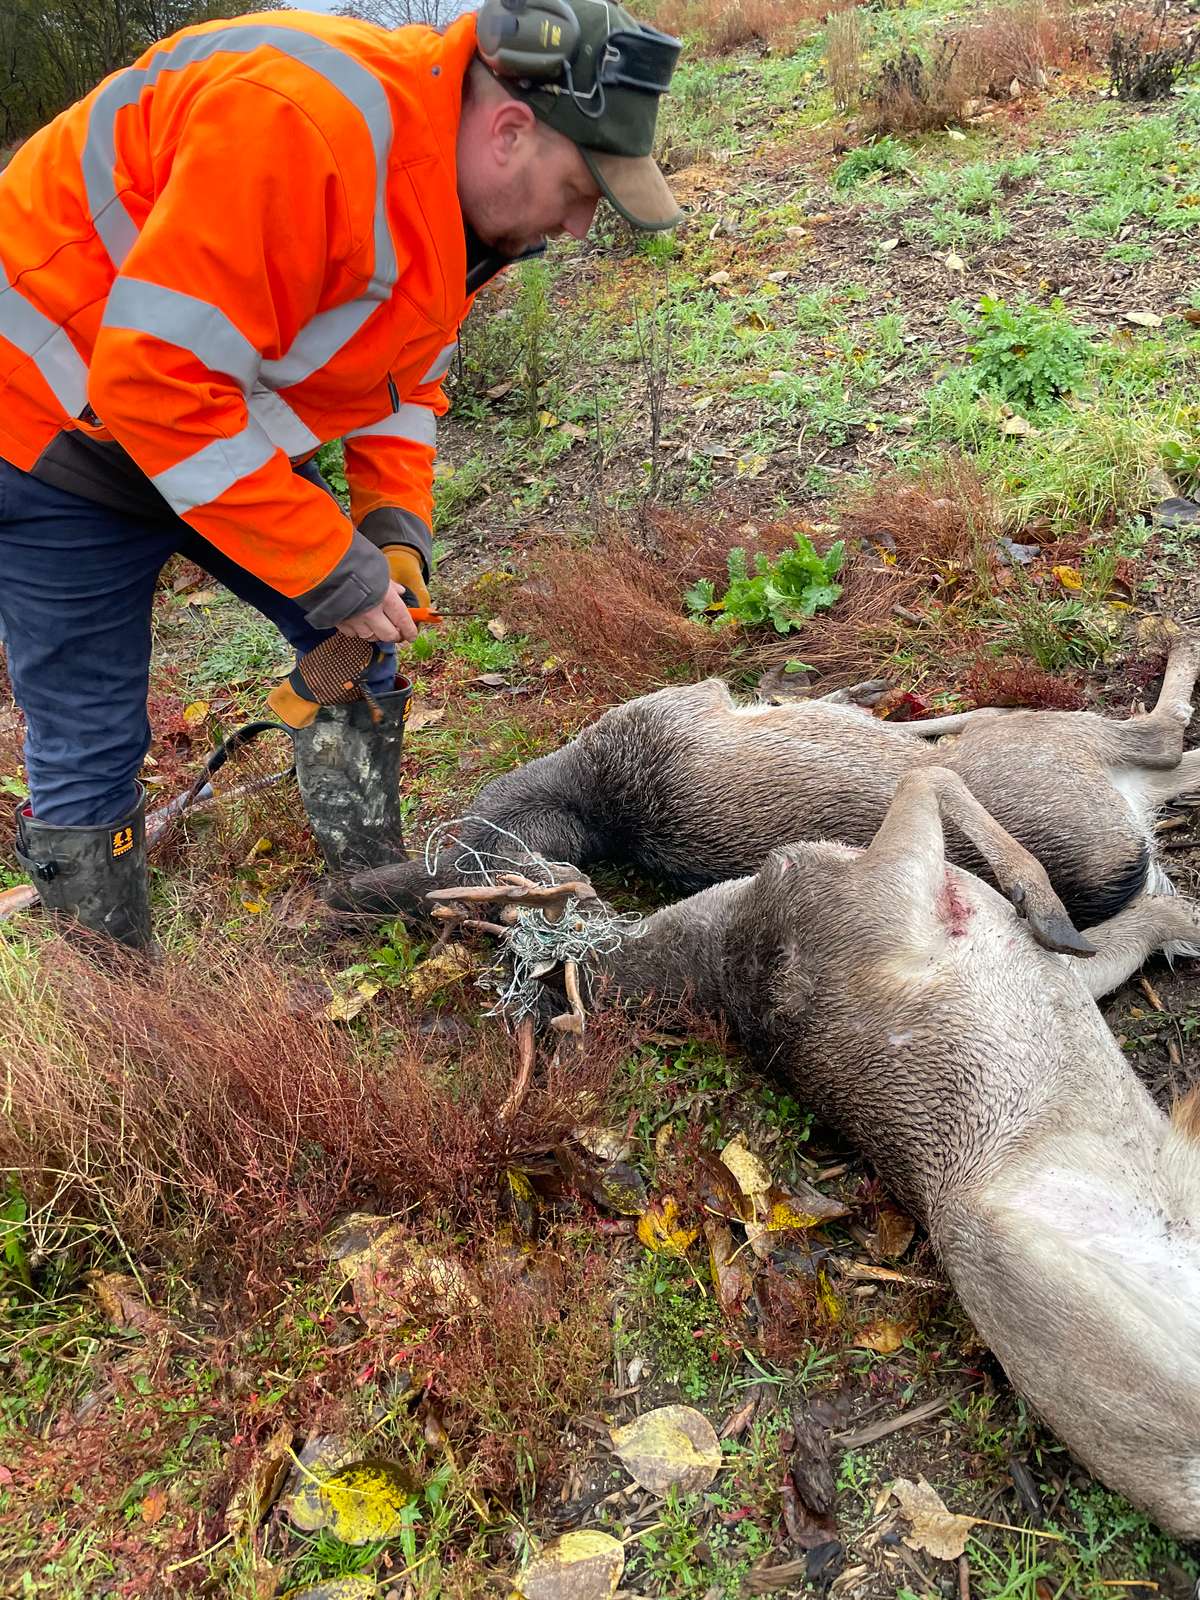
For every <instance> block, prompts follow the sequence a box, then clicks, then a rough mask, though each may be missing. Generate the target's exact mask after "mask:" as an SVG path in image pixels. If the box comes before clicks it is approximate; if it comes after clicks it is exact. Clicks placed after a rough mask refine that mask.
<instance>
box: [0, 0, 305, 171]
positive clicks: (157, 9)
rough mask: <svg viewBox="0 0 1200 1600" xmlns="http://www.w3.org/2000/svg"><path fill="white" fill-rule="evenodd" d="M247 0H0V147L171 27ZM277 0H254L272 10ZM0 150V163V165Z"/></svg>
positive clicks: (239, 7)
mask: <svg viewBox="0 0 1200 1600" xmlns="http://www.w3.org/2000/svg"><path fill="white" fill-rule="evenodd" d="M248 3H249V0H0V150H2V148H3V146H5V145H10V144H12V143H13V142H14V141H18V140H20V139H24V138H26V137H27V136H28V135H29V134H31V133H32V132H33V131H34V130H35V129H36V128H39V127H40V126H41V125H42V123H44V122H47V121H49V119H50V118H51V117H52V116H54V115H55V114H56V113H57V112H59V111H61V110H62V109H63V107H64V106H68V105H70V104H71V102H72V101H73V100H78V99H79V98H80V96H81V95H85V94H87V92H88V90H89V89H92V88H94V86H95V85H96V84H97V83H98V82H99V81H100V79H101V78H103V77H104V76H105V75H106V74H107V73H110V72H113V71H115V70H116V69H117V68H118V67H123V66H125V65H127V64H128V63H129V62H130V61H132V60H133V59H134V57H135V56H137V55H139V54H140V53H141V52H142V51H143V50H145V49H146V47H147V46H148V45H151V44H153V43H154V41H155V40H156V39H161V38H163V36H164V35H166V34H169V33H174V31H175V30H176V29H177V28H183V27H186V26H187V25H188V24H189V23H193V22H206V21H208V20H209V19H210V18H213V17H232V16H237V15H238V14H239V13H240V12H243V11H245V10H247V9H248ZM278 5H279V0H254V9H255V10H259V11H262V10H273V9H276V8H277V7H278ZM3 159H4V158H3V155H2V154H0V164H3Z"/></svg>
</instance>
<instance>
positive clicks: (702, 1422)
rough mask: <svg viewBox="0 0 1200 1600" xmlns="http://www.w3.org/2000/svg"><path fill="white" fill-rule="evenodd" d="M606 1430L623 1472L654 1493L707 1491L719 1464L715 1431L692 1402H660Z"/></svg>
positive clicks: (719, 1448) (718, 1442) (718, 1447)
mask: <svg viewBox="0 0 1200 1600" xmlns="http://www.w3.org/2000/svg"><path fill="white" fill-rule="evenodd" d="M609 1434H610V1437H611V1438H612V1446H613V1451H614V1452H615V1454H616V1456H617V1459H618V1460H619V1461H620V1463H621V1465H622V1466H623V1467H624V1468H625V1470H626V1472H628V1473H629V1474H630V1476H631V1477H632V1478H633V1479H634V1481H635V1482H636V1483H639V1484H641V1486H642V1488H643V1489H649V1490H651V1492H652V1493H654V1494H665V1493H666V1491H667V1490H668V1489H670V1488H673V1487H676V1486H677V1487H678V1488H680V1489H681V1490H683V1492H684V1493H685V1494H689V1493H692V1492H694V1491H697V1490H700V1489H707V1488H708V1486H709V1484H710V1483H711V1482H712V1481H713V1479H714V1478H715V1477H716V1475H717V1472H718V1471H719V1469H720V1466H721V1444H720V1441H719V1440H718V1438H717V1435H716V1430H715V1429H714V1428H713V1425H712V1423H711V1422H710V1421H709V1420H708V1418H707V1417H705V1416H702V1415H701V1414H700V1412H699V1411H696V1410H695V1409H694V1408H693V1407H692V1406H659V1407H658V1409H657V1410H655V1411H646V1412H643V1413H642V1415H641V1416H640V1417H635V1418H634V1420H633V1421H632V1422H630V1423H627V1424H626V1425H625V1427H623V1428H611V1429H610V1430H609Z"/></svg>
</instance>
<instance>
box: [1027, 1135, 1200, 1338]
mask: <svg viewBox="0 0 1200 1600" xmlns="http://www.w3.org/2000/svg"><path fill="white" fill-rule="evenodd" d="M1075 1143H1076V1149H1075V1150H1074V1151H1073V1159H1072V1160H1071V1163H1070V1164H1069V1165H1062V1166H1043V1167H1041V1168H1040V1170H1037V1171H1036V1172H1035V1173H1034V1174H1033V1175H1032V1176H1030V1177H1029V1178H1028V1179H1026V1181H1025V1182H1023V1183H1021V1184H1020V1186H1019V1188H1014V1189H1013V1190H1010V1192H1009V1195H1008V1197H1007V1204H1008V1205H1009V1206H1011V1207H1012V1208H1013V1209H1014V1210H1015V1211H1017V1212H1019V1214H1020V1216H1021V1218H1022V1220H1023V1221H1024V1222H1025V1223H1027V1224H1029V1225H1031V1226H1032V1227H1033V1228H1035V1229H1036V1230H1038V1232H1040V1233H1041V1234H1042V1235H1043V1236H1044V1237H1046V1238H1051V1237H1057V1238H1058V1240H1059V1241H1060V1242H1061V1244H1062V1245H1063V1246H1064V1247H1066V1248H1067V1249H1069V1250H1070V1251H1071V1252H1072V1254H1074V1255H1075V1256H1076V1257H1077V1258H1082V1259H1083V1260H1084V1261H1087V1262H1089V1263H1090V1264H1091V1266H1092V1267H1093V1268H1094V1270H1095V1272H1096V1274H1097V1276H1098V1278H1100V1279H1103V1280H1104V1281H1105V1282H1107V1283H1108V1284H1109V1285H1110V1287H1115V1286H1119V1287H1120V1289H1121V1290H1122V1291H1124V1292H1125V1293H1128V1294H1132V1295H1134V1296H1135V1297H1136V1298H1137V1299H1138V1300H1139V1302H1140V1304H1141V1305H1142V1307H1143V1309H1145V1310H1147V1311H1149V1310H1150V1309H1151V1308H1153V1310H1154V1313H1155V1316H1156V1319H1157V1320H1159V1322H1160V1325H1163V1326H1164V1328H1173V1329H1174V1330H1175V1332H1176V1333H1177V1335H1178V1337H1179V1339H1180V1341H1181V1348H1180V1356H1181V1359H1183V1358H1184V1355H1185V1352H1186V1356H1187V1358H1188V1359H1190V1360H1192V1361H1194V1362H1196V1363H1197V1364H1198V1365H1200V1234H1198V1233H1197V1231H1196V1229H1195V1228H1194V1227H1192V1226H1191V1225H1190V1224H1188V1223H1183V1224H1180V1223H1179V1222H1168V1220H1167V1219H1166V1217H1165V1215H1164V1211H1163V1210H1162V1209H1160V1208H1159V1207H1158V1206H1157V1205H1154V1204H1147V1203H1146V1202H1145V1201H1144V1200H1142V1199H1141V1198H1140V1195H1141V1194H1143V1193H1144V1192H1145V1190H1146V1187H1147V1174H1146V1171H1145V1167H1144V1166H1141V1164H1140V1163H1132V1162H1131V1164H1130V1169H1129V1171H1128V1172H1127V1173H1122V1172H1119V1171H1111V1170H1110V1171H1109V1172H1107V1173H1105V1172H1097V1171H1095V1170H1091V1171H1089V1170H1087V1168H1088V1164H1094V1165H1097V1166H1099V1165H1110V1166H1111V1164H1112V1155H1113V1152H1112V1150H1111V1148H1110V1147H1109V1146H1108V1145H1107V1142H1106V1141H1105V1140H1103V1139H1102V1138H1100V1136H1099V1135H1097V1139H1096V1144H1095V1148H1094V1149H1090V1148H1089V1146H1088V1144H1087V1141H1086V1140H1085V1141H1075ZM1139 1168H1140V1170H1139ZM1150 1181H1151V1182H1152V1180H1150ZM1152 1192H1153V1191H1152V1190H1151V1193H1152Z"/></svg>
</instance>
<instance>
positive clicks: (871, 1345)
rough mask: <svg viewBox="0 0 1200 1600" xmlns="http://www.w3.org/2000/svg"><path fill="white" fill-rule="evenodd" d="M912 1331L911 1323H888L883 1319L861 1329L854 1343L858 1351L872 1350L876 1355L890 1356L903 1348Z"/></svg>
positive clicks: (912, 1325)
mask: <svg viewBox="0 0 1200 1600" xmlns="http://www.w3.org/2000/svg"><path fill="white" fill-rule="evenodd" d="M913 1329H914V1324H913V1323H911V1322H889V1321H888V1320H887V1319H886V1318H884V1319H882V1320H881V1321H879V1322H872V1323H869V1324H868V1325H867V1327H865V1328H861V1329H860V1330H859V1332H858V1335H857V1337H856V1338H855V1340H854V1343H855V1346H856V1347H857V1348H858V1349H860V1350H874V1351H875V1353H876V1354H877V1355H881V1356H891V1355H895V1353H896V1351H897V1350H899V1349H901V1348H902V1347H903V1345H904V1341H905V1339H907V1338H908V1337H909V1335H910V1334H911V1333H912V1332H913Z"/></svg>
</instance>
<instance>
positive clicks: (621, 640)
mask: <svg viewBox="0 0 1200 1600" xmlns="http://www.w3.org/2000/svg"><path fill="white" fill-rule="evenodd" d="M790 538H791V532H790V529H789V525H788V524H786V523H777V524H771V525H769V526H768V527H765V528H763V529H762V530H759V529H757V528H754V527H750V526H749V525H747V524H746V523H739V524H736V525H735V522H734V520H733V519H732V518H730V519H728V520H727V521H725V522H720V523H713V522H709V523H706V524H703V525H697V523H696V521H695V519H689V518H687V517H684V516H681V515H678V514H671V513H656V514H654V515H653V516H652V517H651V519H650V521H649V525H648V531H647V533H646V535H645V537H644V538H643V539H642V541H640V542H638V541H635V539H634V538H633V537H632V536H631V535H630V534H628V533H624V532H621V531H619V530H611V531H609V532H607V533H605V534H603V535H602V536H601V537H600V538H599V539H597V540H596V541H595V542H594V543H592V544H590V545H585V546H582V547H576V546H564V545H562V544H554V545H551V546H549V547H548V548H547V549H546V550H545V552H544V553H543V554H542V556H541V558H540V560H539V562H538V566H537V570H536V572H535V574H534V576H533V578H532V579H531V580H530V581H529V582H528V583H526V584H524V585H523V586H522V587H521V589H520V590H519V591H516V592H514V594H513V595H512V596H511V598H510V599H509V600H508V602H507V603H506V606H505V615H506V616H507V617H508V618H509V619H510V620H511V621H512V622H513V623H514V624H515V625H517V626H519V627H521V628H525V629H528V630H529V631H530V632H532V633H534V634H535V635H536V636H537V637H538V638H539V639H542V640H544V641H545V642H546V643H547V644H548V645H549V646H550V648H551V649H552V650H553V651H554V653H555V654H556V655H557V656H559V657H561V659H562V660H563V662H564V664H565V665H566V666H567V667H568V669H569V670H571V671H574V670H576V669H578V670H579V671H580V672H581V673H586V674H587V676H588V679H589V682H590V685H591V688H592V690H593V691H594V692H595V693H597V694H601V695H606V696H607V697H608V698H609V699H622V698H626V697H627V696H629V695H634V694H642V693H645V692H647V691H648V690H650V689H655V688H659V687H661V686H662V685H663V684H665V683H670V682H672V681H677V680H679V679H680V678H684V677H687V678H695V677H703V676H705V675H706V674H708V673H715V672H722V671H724V670H726V669H727V668H728V667H729V665H730V663H731V661H732V660H733V659H734V658H735V657H736V656H737V655H738V654H739V653H740V652H741V651H742V650H743V649H744V640H743V639H742V638H741V636H740V633H739V630H737V629H735V628H713V627H710V626H709V625H708V624H706V623H703V622H699V621H696V620H695V619H693V618H691V617H688V616H687V615H686V614H685V612H684V602H683V596H684V592H685V590H687V589H688V588H689V587H690V586H691V585H692V584H694V583H695V582H697V580H698V579H701V578H709V579H711V580H712V582H713V583H715V584H718V585H720V584H722V582H724V581H728V569H727V565H726V563H727V560H728V555H729V551H730V550H731V549H733V548H734V546H738V545H740V546H742V547H743V548H745V549H746V550H747V551H748V552H749V553H750V554H751V555H753V554H754V552H755V551H759V550H762V551H765V552H766V553H767V554H774V553H777V552H778V551H779V550H780V549H782V548H783V546H784V545H785V544H787V543H788V542H789V540H790Z"/></svg>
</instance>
